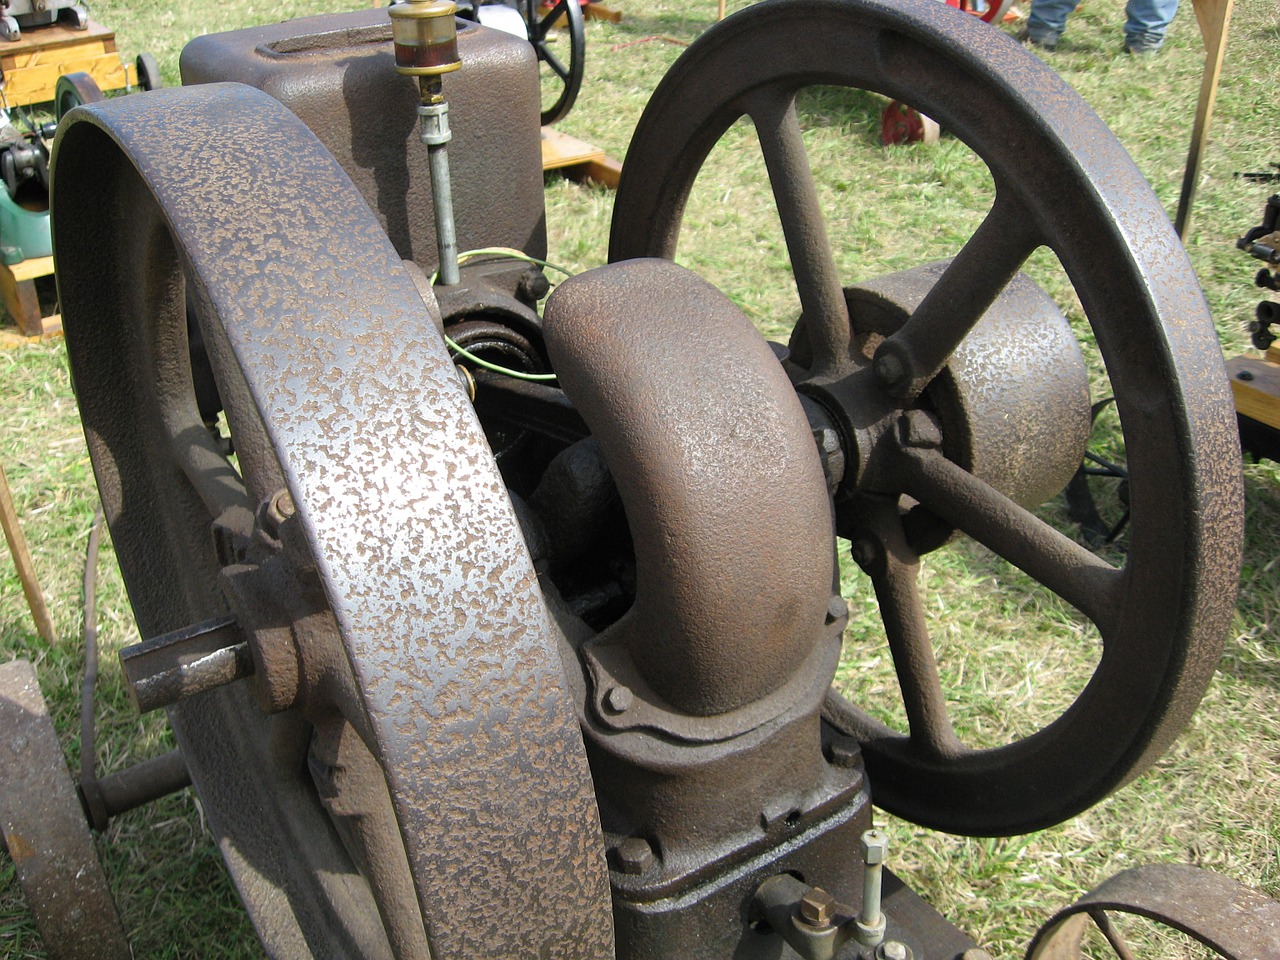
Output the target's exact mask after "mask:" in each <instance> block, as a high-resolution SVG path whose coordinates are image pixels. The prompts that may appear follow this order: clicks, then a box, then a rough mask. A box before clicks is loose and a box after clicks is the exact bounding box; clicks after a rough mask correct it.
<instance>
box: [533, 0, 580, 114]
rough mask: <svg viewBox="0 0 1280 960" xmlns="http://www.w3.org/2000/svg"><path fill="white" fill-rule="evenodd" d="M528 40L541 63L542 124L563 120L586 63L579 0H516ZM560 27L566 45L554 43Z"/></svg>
mask: <svg viewBox="0 0 1280 960" xmlns="http://www.w3.org/2000/svg"><path fill="white" fill-rule="evenodd" d="M519 7H520V12H521V14H522V15H523V17H524V21H525V27H526V28H527V30H528V33H529V42H530V43H531V44H533V49H534V50H535V51H536V52H537V54H538V62H539V63H540V64H542V65H543V91H542V103H543V108H542V125H543V126H544V127H546V126H550V125H551V124H553V123H555V122H556V121H557V120H563V119H564V118H565V117H566V116H568V114H569V111H570V110H571V109H573V104H574V101H575V100H577V99H578V91H579V90H581V89H582V75H583V73H584V72H585V70H586V65H587V35H586V30H585V28H584V26H583V18H582V7H581V5H580V4H579V2H578V0H557V2H556V3H555V4H553V5H552V6H551V7H549V8H545V7H542V6H540V5H539V0H519ZM556 30H563V31H564V33H563V34H562V36H563V37H564V39H565V40H566V41H567V42H568V47H567V49H566V48H564V47H562V46H561V45H559V44H555V43H553V40H554V37H555V35H554V34H553V31H556Z"/></svg>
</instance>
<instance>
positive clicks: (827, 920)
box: [799, 887, 836, 927]
mask: <svg viewBox="0 0 1280 960" xmlns="http://www.w3.org/2000/svg"><path fill="white" fill-rule="evenodd" d="M799 912H800V919H801V920H803V921H804V922H805V923H807V924H808V925H809V926H811V927H829V926H831V921H832V919H834V917H835V915H836V898H835V897H833V896H832V895H831V894H829V893H827V891H825V890H823V889H822V888H821V887H810V888H809V890H808V892H806V893H805V895H804V896H803V897H801V898H800V907H799Z"/></svg>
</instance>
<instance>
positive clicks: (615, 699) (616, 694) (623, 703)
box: [604, 684, 635, 713]
mask: <svg viewBox="0 0 1280 960" xmlns="http://www.w3.org/2000/svg"><path fill="white" fill-rule="evenodd" d="M633 703H635V694H633V693H632V692H631V688H630V687H627V686H623V685H622V684H618V685H617V686H614V687H610V688H609V690H608V692H607V693H605V695H604V705H605V707H607V708H608V710H609V712H610V713H626V712H627V711H628V710H630V709H631V705H632V704H633Z"/></svg>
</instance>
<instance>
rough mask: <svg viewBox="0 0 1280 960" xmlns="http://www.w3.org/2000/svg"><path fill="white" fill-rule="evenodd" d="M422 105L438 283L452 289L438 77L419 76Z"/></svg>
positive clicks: (449, 196)
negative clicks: (436, 252) (438, 261)
mask: <svg viewBox="0 0 1280 960" xmlns="http://www.w3.org/2000/svg"><path fill="white" fill-rule="evenodd" d="M420 87H421V90H422V103H421V104H420V105H419V107H418V116H419V117H420V118H421V119H422V135H421V136H422V142H423V143H425V144H426V145H427V159H428V161H429V162H430V165H431V201H432V205H433V206H434V207H435V214H436V246H437V247H438V248H439V252H440V282H441V283H442V284H444V285H445V286H453V285H454V284H457V283H459V282H460V281H461V276H460V275H459V273H458V237H457V233H456V230H455V227H454V223H453V186H452V184H451V182H450V180H449V150H448V143H449V141H450V140H451V139H453V134H452V132H451V131H450V130H449V102H448V101H447V100H445V98H444V93H443V92H442V90H441V85H440V78H439V77H438V76H437V77H422V78H421V82H420Z"/></svg>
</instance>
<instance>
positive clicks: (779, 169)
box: [747, 87, 849, 372]
mask: <svg viewBox="0 0 1280 960" xmlns="http://www.w3.org/2000/svg"><path fill="white" fill-rule="evenodd" d="M747 113H748V115H749V116H750V117H751V120H752V122H753V123H754V124H755V127H756V132H757V134H758V135H759V137H760V148H761V151H762V152H763V153H764V161H765V166H766V167H767V168H768V171H769V183H770V185H771V186H772V187H773V196H774V200H775V201H776V203H777V205H778V215H779V217H780V219H781V220H782V230H783V234H784V235H785V237H786V241H787V253H788V254H789V256H790V258H791V270H792V272H793V273H794V274H795V280H796V288H797V291H798V292H799V294H800V306H801V309H802V310H803V311H804V315H805V316H806V317H807V318H809V331H810V338H811V343H812V347H813V355H814V366H815V367H816V370H815V372H817V371H820V370H823V369H830V368H832V367H834V366H835V364H836V363H837V362H838V361H839V358H840V357H842V356H844V355H846V354H847V352H848V349H849V308H848V305H847V304H846V303H845V299H844V290H843V288H842V286H841V284H840V274H839V271H838V270H837V269H836V263H835V257H834V256H833V255H832V248H831V243H830V241H829V240H828V239H827V227H826V220H825V218H824V216H823V213H822V206H821V204H819V202H818V191H817V187H816V186H815V185H814V181H813V171H812V170H811V169H810V167H809V157H808V154H807V153H806V152H805V148H804V140H803V138H802V136H801V131H800V121H799V119H798V118H797V116H796V104H795V96H794V94H793V93H791V92H789V91H786V90H782V89H780V88H777V87H771V88H766V89H764V90H761V91H759V92H758V93H756V94H755V95H753V96H752V98H751V101H750V103H749V105H748V107H747Z"/></svg>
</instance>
